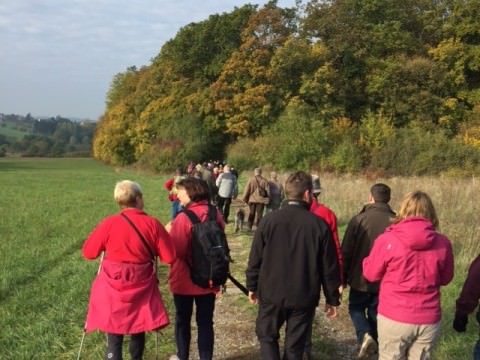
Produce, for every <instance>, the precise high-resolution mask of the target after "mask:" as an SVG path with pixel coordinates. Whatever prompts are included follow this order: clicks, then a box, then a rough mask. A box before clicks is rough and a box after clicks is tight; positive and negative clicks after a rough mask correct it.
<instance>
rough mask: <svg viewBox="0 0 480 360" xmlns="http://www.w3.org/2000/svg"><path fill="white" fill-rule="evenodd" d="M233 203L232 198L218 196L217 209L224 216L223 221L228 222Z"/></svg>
mask: <svg viewBox="0 0 480 360" xmlns="http://www.w3.org/2000/svg"><path fill="white" fill-rule="evenodd" d="M231 203H232V198H224V197H221V196H218V198H217V207H218V209H219V210H220V212H221V213H222V214H223V220H225V222H226V223H227V222H228V216H229V215H230V204H231Z"/></svg>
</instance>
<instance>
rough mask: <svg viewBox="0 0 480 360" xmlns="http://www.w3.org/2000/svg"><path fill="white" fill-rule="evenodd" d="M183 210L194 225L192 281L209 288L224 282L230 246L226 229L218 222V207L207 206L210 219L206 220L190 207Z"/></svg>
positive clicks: (226, 274) (227, 272)
mask: <svg viewBox="0 0 480 360" xmlns="http://www.w3.org/2000/svg"><path fill="white" fill-rule="evenodd" d="M183 212H184V213H185V215H187V216H188V218H189V219H190V221H191V222H192V224H193V228H192V263H191V265H190V277H191V279H192V282H193V283H194V284H196V285H198V286H200V287H202V288H206V289H210V288H213V287H217V286H221V285H224V284H225V282H226V281H227V277H228V274H229V269H230V249H229V248H228V243H227V237H226V236H225V232H224V231H223V230H222V228H221V227H220V225H218V223H217V221H216V219H217V210H216V208H215V207H214V206H212V205H208V219H207V220H206V221H205V222H200V219H199V218H198V216H197V215H195V213H194V212H193V211H191V210H188V209H184V210H183Z"/></svg>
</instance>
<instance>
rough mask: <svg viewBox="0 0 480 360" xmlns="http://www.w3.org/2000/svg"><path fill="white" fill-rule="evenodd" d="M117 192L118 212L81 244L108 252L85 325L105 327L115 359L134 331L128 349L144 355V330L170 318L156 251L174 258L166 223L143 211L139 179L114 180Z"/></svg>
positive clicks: (89, 253)
mask: <svg viewBox="0 0 480 360" xmlns="http://www.w3.org/2000/svg"><path fill="white" fill-rule="evenodd" d="M114 198H115V201H116V202H117V203H118V205H119V206H120V208H121V211H120V213H119V214H116V215H112V216H109V217H107V218H106V219H104V220H103V221H102V222H101V223H100V224H99V225H98V226H97V227H96V228H95V229H94V230H93V232H92V233H91V234H90V236H89V237H88V239H87V240H86V241H85V243H84V245H83V256H84V257H85V258H87V259H96V258H97V257H99V256H100V254H101V253H102V252H105V256H104V259H103V261H102V264H101V270H100V271H99V274H98V276H97V278H96V279H95V281H94V282H93V285H92V289H91V294H90V303H89V307H88V314H87V322H86V326H85V329H86V331H93V330H97V329H98V330H100V331H104V332H106V333H107V340H108V344H107V354H106V358H107V359H111V360H117V359H122V342H123V336H124V335H131V337H132V339H131V342H130V346H129V351H130V355H131V356H132V359H135V360H137V359H138V360H140V359H142V356H143V351H144V348H145V332H146V331H154V330H158V329H161V328H163V327H165V326H167V325H168V324H169V319H168V314H167V311H166V310H165V307H164V305H163V301H162V298H161V295H160V291H159V289H158V282H157V277H156V269H155V265H154V264H155V260H154V257H155V256H158V257H159V258H160V260H161V261H162V262H164V263H167V264H171V263H172V262H173V261H174V258H175V249H174V247H173V244H172V241H171V239H170V235H169V234H168V232H167V231H166V230H165V228H164V227H163V226H162V224H160V222H159V221H158V220H157V219H155V218H153V217H151V216H149V215H147V214H146V213H145V212H143V210H142V209H143V196H142V190H141V188H140V185H138V184H137V183H135V182H132V181H129V180H124V181H121V182H119V183H117V184H116V186H115V191H114ZM130 222H131V223H130ZM134 227H136V230H135V228H134ZM137 231H138V232H137ZM142 237H143V239H142Z"/></svg>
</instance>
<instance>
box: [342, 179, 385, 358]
mask: <svg viewBox="0 0 480 360" xmlns="http://www.w3.org/2000/svg"><path fill="white" fill-rule="evenodd" d="M390 192H391V190H390V187H388V186H387V185H385V184H381V183H378V184H375V185H373V186H372V187H371V188H370V194H369V198H368V204H367V205H365V206H364V207H363V209H362V210H361V211H360V213H359V214H358V215H355V216H354V217H353V218H352V219H351V220H350V222H349V223H348V226H347V229H346V231H345V235H344V237H343V242H342V253H343V258H344V276H343V278H344V281H346V283H348V285H350V292H349V299H348V312H349V314H350V317H351V319H352V322H353V326H354V327H355V332H356V335H357V341H358V343H359V345H360V350H359V353H358V357H359V358H364V357H367V356H368V355H369V354H370V353H373V352H375V351H376V348H377V341H378V334H377V307H378V290H379V285H378V283H369V282H367V281H366V280H365V278H364V277H363V275H362V261H363V259H364V258H365V257H367V256H368V254H369V253H370V250H371V249H372V247H373V243H374V241H375V239H376V238H377V237H378V235H380V234H381V233H383V231H384V230H385V229H386V228H387V227H388V226H389V225H390V223H391V221H392V219H393V218H394V217H395V213H394V212H393V210H392V209H391V208H390V206H389V205H388V203H389V201H390ZM344 285H345V286H346V284H344Z"/></svg>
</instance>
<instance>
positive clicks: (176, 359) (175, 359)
mask: <svg viewBox="0 0 480 360" xmlns="http://www.w3.org/2000/svg"><path fill="white" fill-rule="evenodd" d="M168 360H179V359H178V356H177V355H170V357H169V358H168Z"/></svg>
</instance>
